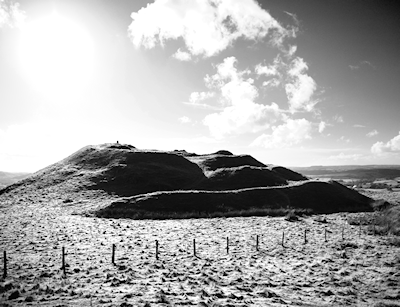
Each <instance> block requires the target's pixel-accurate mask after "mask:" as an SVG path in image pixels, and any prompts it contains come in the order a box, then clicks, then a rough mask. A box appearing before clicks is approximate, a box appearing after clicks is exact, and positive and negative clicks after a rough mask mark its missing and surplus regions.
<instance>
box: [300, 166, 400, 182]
mask: <svg viewBox="0 0 400 307" xmlns="http://www.w3.org/2000/svg"><path fill="white" fill-rule="evenodd" d="M292 169H293V170H295V171H298V172H301V173H302V174H304V175H305V176H309V177H312V178H332V179H336V180H338V179H355V180H369V181H374V180H378V179H387V180H393V179H396V178H398V177H400V165H341V166H310V167H293V168H292Z"/></svg>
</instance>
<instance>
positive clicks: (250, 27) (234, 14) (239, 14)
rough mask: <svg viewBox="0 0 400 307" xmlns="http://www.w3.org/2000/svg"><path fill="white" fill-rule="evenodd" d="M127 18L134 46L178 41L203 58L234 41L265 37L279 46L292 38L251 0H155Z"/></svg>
mask: <svg viewBox="0 0 400 307" xmlns="http://www.w3.org/2000/svg"><path fill="white" fill-rule="evenodd" d="M131 17H132V19H133V21H132V23H131V24H130V26H129V29H128V32H129V36H130V38H131V40H132V42H133V44H134V45H135V46H136V47H140V46H144V47H145V48H153V47H155V46H156V45H157V44H160V45H161V46H163V45H164V43H165V41H167V40H171V39H172V40H176V39H178V38H182V39H183V41H184V43H185V45H186V48H187V50H188V52H189V53H190V54H191V55H197V56H204V57H210V56H213V55H216V54H218V53H219V52H221V51H222V50H225V49H226V48H228V47H229V46H230V45H231V44H232V43H233V42H234V41H235V40H237V39H238V38H245V39H248V40H261V39H263V38H265V37H267V36H269V40H270V42H271V43H272V44H273V45H275V46H278V47H280V46H282V43H283V40H284V39H285V38H286V37H293V36H295V35H296V31H295V30H293V29H291V30H287V29H285V28H283V27H282V26H281V25H280V24H279V22H278V21H277V20H275V19H274V18H273V17H272V16H271V15H270V14H269V13H268V12H267V11H265V10H263V9H262V8H261V7H260V6H259V4H258V3H257V2H256V1H254V0H225V1H220V0H209V1H204V0H192V1H175V0H158V1H155V2H154V3H151V4H148V5H147V6H146V7H145V8H142V9H140V10H139V11H138V12H137V13H136V12H134V13H132V14H131ZM176 55H177V54H175V57H176Z"/></svg>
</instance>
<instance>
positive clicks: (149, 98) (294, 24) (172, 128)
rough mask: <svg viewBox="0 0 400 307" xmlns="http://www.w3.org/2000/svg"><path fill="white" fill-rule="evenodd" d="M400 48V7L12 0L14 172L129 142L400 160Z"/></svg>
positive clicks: (10, 156)
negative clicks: (92, 148)
mask: <svg viewBox="0 0 400 307" xmlns="http://www.w3.org/2000/svg"><path fill="white" fill-rule="evenodd" d="M399 43H400V19H399V18H398V11H397V10H396V1H390V0H387V1H379V0H374V1H372V0H363V1H361V0H324V1H321V0H301V1H299V0H269V1H258V2H257V1H254V0H223V1H220V0H218V1H217V0H210V1H204V0H198V1H196V0H191V1H189V0H187V1H179V0H157V1H126V0H115V1H109V0H85V1H82V0H69V1H61V0H58V1H57V0H19V1H10V0H0V170H1V171H28V172H32V171H37V170H39V169H41V168H43V167H45V166H47V165H49V164H51V163H54V162H57V161H58V160H60V159H62V158H64V157H66V156H68V155H69V154H71V153H73V152H74V151H76V150H78V149H79V148H81V147H83V146H86V145H89V144H98V143H108V142H116V141H117V140H118V141H119V142H121V143H129V144H132V145H134V146H136V147H137V148H142V149H160V150H174V149H185V150H187V151H190V152H196V153H211V152H215V151H217V150H221V149H225V150H229V151H231V152H233V153H235V154H250V155H252V156H254V157H255V158H257V159H258V160H260V161H261V162H263V163H268V164H269V163H271V164H278V165H283V166H287V167H290V166H310V165H344V164H363V165H364V164H400V121H399V116H400V102H399V78H398V76H399V73H400V60H399V56H398V55H399V54H400V50H399Z"/></svg>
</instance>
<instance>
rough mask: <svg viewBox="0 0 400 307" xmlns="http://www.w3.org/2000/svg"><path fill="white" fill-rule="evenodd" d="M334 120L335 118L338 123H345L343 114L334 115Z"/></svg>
mask: <svg viewBox="0 0 400 307" xmlns="http://www.w3.org/2000/svg"><path fill="white" fill-rule="evenodd" d="M333 120H334V121H335V122H337V123H344V119H343V116H341V115H335V116H334V117H333Z"/></svg>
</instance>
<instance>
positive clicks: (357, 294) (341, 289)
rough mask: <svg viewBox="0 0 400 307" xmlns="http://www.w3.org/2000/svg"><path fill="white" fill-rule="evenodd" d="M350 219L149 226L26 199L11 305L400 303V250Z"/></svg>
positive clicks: (2, 238)
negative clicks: (77, 213)
mask: <svg viewBox="0 0 400 307" xmlns="http://www.w3.org/2000/svg"><path fill="white" fill-rule="evenodd" d="M359 214H360V213H359ZM349 215H353V214H346V213H341V214H331V215H323V216H310V217H303V218H301V219H300V220H299V221H294V222H289V221H286V220H285V219H284V218H283V217H280V218H270V217H250V218H216V219H188V220H165V221H150V220H141V221H138V220H128V219H99V218H91V217H83V216H80V215H71V208H69V207H68V204H64V207H59V206H51V205H47V206H46V205H45V204H41V205H40V204H39V205H38V204H31V203H30V202H28V201H20V202H18V203H15V204H13V205H11V206H10V205H7V206H3V207H2V208H0V229H1V234H0V246H1V251H6V252H7V273H8V274H7V277H6V278H3V279H1V280H0V306H345V305H346V306H348V305H350V306H400V303H399V301H400V290H399V289H400V244H397V245H396V244H393V242H396V240H394V238H391V237H390V236H389V237H388V236H374V235H373V234H372V233H371V232H369V231H368V229H367V228H366V226H363V227H362V228H359V227H358V226H352V225H349V224H348V223H347V222H346V221H347V218H348V216H349ZM325 229H326V231H325ZM305 230H306V231H307V234H306V235H307V242H306V244H304V231H305ZM283 232H284V246H282V244H281V243H282V234H283ZM325 234H326V236H327V237H326V239H327V241H325ZM257 235H258V238H259V246H258V250H257V246H256V242H257ZM227 237H228V238H229V253H227V250H226V246H227V239H226V238H227ZM193 239H195V240H196V256H194V255H193ZM156 240H158V242H159V254H158V260H157V259H156V242H155V241H156ZM397 242H398V241H397ZM112 244H115V246H116V253H115V265H113V264H112V263H111V257H112V255H111V254H112ZM62 247H64V248H65V252H66V256H65V261H66V275H64V273H63V270H62V269H61V266H62ZM1 264H3V262H2V261H1Z"/></svg>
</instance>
